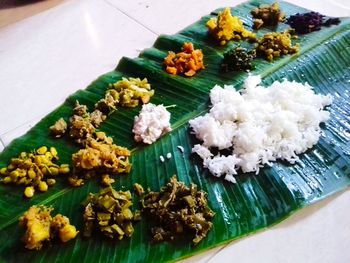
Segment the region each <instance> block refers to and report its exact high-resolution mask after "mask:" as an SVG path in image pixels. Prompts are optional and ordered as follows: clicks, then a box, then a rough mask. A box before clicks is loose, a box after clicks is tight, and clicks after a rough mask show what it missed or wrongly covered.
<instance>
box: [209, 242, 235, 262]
mask: <svg viewBox="0 0 350 263" xmlns="http://www.w3.org/2000/svg"><path fill="white" fill-rule="evenodd" d="M230 244H231V242H229V243H228V244H226V245H223V246H222V247H221V248H220V249H219V250H218V251H217V252H216V253H214V255H212V256H211V257H210V258H208V260H206V261H205V263H209V262H210V261H211V260H212V259H213V258H214V257H216V255H217V254H219V253H220V252H221V251H222V250H223V249H225V248H226V247H227V246H228V245H230Z"/></svg>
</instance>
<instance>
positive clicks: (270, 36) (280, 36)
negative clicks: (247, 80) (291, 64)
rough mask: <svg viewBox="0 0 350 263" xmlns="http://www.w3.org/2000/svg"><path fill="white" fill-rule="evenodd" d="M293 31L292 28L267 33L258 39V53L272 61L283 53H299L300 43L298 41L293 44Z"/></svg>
mask: <svg viewBox="0 0 350 263" xmlns="http://www.w3.org/2000/svg"><path fill="white" fill-rule="evenodd" d="M291 33H292V32H291V30H286V31H284V32H282V33H278V32H271V33H267V34H265V35H264V36H263V37H262V38H261V39H259V41H258V46H257V48H256V51H257V54H258V55H259V56H262V57H265V58H266V59H267V60H269V61H272V60H273V59H274V58H276V57H279V56H282V55H287V54H294V53H297V52H298V51H299V48H300V45H299V43H298V44H296V45H294V46H292V40H291V36H292V35H291Z"/></svg>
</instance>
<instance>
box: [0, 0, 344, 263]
mask: <svg viewBox="0 0 350 263" xmlns="http://www.w3.org/2000/svg"><path fill="white" fill-rule="evenodd" d="M240 2H242V0H210V1H209V0H208V1H202V0H178V1H172V0H162V1H160V0H159V1H156V0H135V1H122V0H104V1H102V0H75V1H72V0H69V1H65V2H64V3H63V4H60V5H58V6H56V7H54V8H52V9H49V10H47V11H44V12H42V13H40V14H37V15H35V16H32V17H30V18H28V19H25V20H22V21H20V22H18V23H15V24H12V25H9V26H6V27H3V28H0V39H1V41H0V56H1V59H0V69H1V70H0V90H1V97H0V151H2V149H3V147H4V145H7V144H8V143H10V142H11V141H12V140H13V139H14V138H16V137H18V136H20V135H22V134H23V133H25V132H26V131H27V130H28V129H29V128H30V127H31V126H32V125H34V124H35V123H36V122H37V121H38V120H39V119H40V117H41V116H44V115H46V114H47V113H49V112H50V111H52V110H53V109H54V108H56V107H58V106H59V105H60V104H61V103H62V102H63V101H64V99H65V98H66V97H67V96H68V95H69V94H71V93H73V92H74V91H76V90H78V89H83V88H85V87H86V86H87V85H88V84H89V83H90V82H91V81H93V80H94V79H95V78H96V77H97V76H99V75H100V74H102V73H105V72H108V71H110V70H112V69H114V67H115V66H116V65H117V62H118V60H119V59H120V58H121V57H122V56H129V57H135V56H137V55H138V53H139V51H140V50H142V49H144V48H147V47H150V46H151V45H152V44H153V42H154V41H155V39H156V37H157V35H159V34H174V33H176V32H177V31H179V30H181V29H183V28H184V27H186V26H188V25H190V24H192V23H194V22H195V21H197V20H198V19H199V18H200V17H201V16H203V15H206V14H208V13H210V11H212V10H214V9H216V8H219V7H224V6H234V5H236V4H238V3H240ZM289 2H293V3H296V4H298V5H301V6H304V7H307V8H311V9H314V10H316V11H319V12H322V13H325V14H327V15H335V16H346V15H347V16H350V1H349V0H334V1H332V0H323V1H319V0H307V1H305V0H289ZM330 2H333V3H336V4H330ZM28 121H29V122H28ZM349 203H350V191H346V192H344V193H343V194H341V195H338V196H337V197H333V198H331V199H327V200H325V201H323V202H321V203H320V204H318V205H315V206H312V207H309V208H306V209H303V210H302V211H301V212H299V213H298V214H297V215H296V216H292V217H291V218H289V219H287V220H286V221H285V222H283V223H281V224H279V225H277V226H275V227H273V228H272V229H270V230H267V231H263V232H261V233H258V234H255V235H252V236H250V237H247V238H244V239H242V240H240V241H235V242H233V243H232V244H230V245H228V246H226V247H225V248H224V247H218V248H215V249H212V250H210V251H208V252H205V253H202V254H200V255H198V256H194V257H192V258H190V259H187V260H184V262H203V263H204V262H245V263H248V262H263V263H264V262H269V263H274V262H310V263H313V262H315V263H316V262H317V263H323V262H325V263H326V262H337V263H343V262H344V263H345V262H350V250H349V249H348V247H350V242H349V240H350V239H349V236H350V225H349V224H348V218H349V216H350V211H349V209H347V207H348V204H349ZM320 240H321V242H320ZM322 240H324V242H322Z"/></svg>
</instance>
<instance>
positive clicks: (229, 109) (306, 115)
mask: <svg viewBox="0 0 350 263" xmlns="http://www.w3.org/2000/svg"><path fill="white" fill-rule="evenodd" d="M260 83H261V78H260V76H249V77H248V78H247V79H246V80H245V82H244V89H243V91H242V92H241V93H240V92H238V91H236V90H235V88H234V87H233V86H224V88H222V87H220V86H218V85H216V86H215V87H214V88H213V89H212V90H211V91H210V100H211V103H212V107H211V109H210V112H209V113H207V114H205V115H204V116H200V117H198V118H195V119H193V120H190V122H189V123H190V126H191V128H192V130H193V132H194V133H195V134H196V137H197V138H198V139H200V140H201V141H202V145H195V146H194V147H193V149H192V152H195V153H197V154H198V155H199V156H200V157H201V158H202V159H203V165H204V167H206V168H208V169H209V171H210V172H211V173H212V174H213V175H215V176H217V177H220V176H222V175H225V179H226V180H228V181H231V182H235V179H234V177H233V175H234V174H236V173H237V171H238V170H239V169H242V171H243V172H244V173H245V172H256V173H258V172H259V168H261V167H263V166H264V165H272V163H271V162H273V161H276V160H277V159H281V160H286V161H288V162H290V163H295V161H297V160H298V156H297V155H298V154H301V153H303V152H305V151H306V150H307V149H309V148H311V147H312V146H313V145H315V144H316V143H317V141H318V139H319V137H320V127H319V125H320V123H321V122H325V121H327V120H328V119H329V112H327V111H325V110H323V108H324V107H325V106H327V105H330V104H331V103H332V97H331V96H330V95H326V96H324V95H317V94H315V93H314V91H313V90H312V89H313V88H312V87H311V86H310V85H308V84H307V83H306V84H305V85H304V84H301V83H297V82H295V81H292V82H291V81H288V80H286V79H285V80H283V81H282V82H278V81H275V82H274V83H273V84H272V85H271V86H269V87H263V86H260V85H259V84H260ZM213 148H217V149H219V150H223V149H232V155H229V156H220V154H219V155H217V156H214V157H213V153H212V149H213Z"/></svg>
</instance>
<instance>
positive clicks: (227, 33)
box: [206, 7, 256, 46]
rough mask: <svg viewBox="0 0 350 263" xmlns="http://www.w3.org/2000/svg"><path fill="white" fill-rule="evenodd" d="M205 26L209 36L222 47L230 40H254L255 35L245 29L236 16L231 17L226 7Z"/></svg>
mask: <svg viewBox="0 0 350 263" xmlns="http://www.w3.org/2000/svg"><path fill="white" fill-rule="evenodd" d="M206 26H207V28H208V30H209V34H210V35H212V36H213V37H214V38H215V39H216V40H217V41H218V42H219V43H220V45H222V46H223V45H226V43H227V42H228V41H230V40H241V39H249V40H254V41H255V40H256V35H255V34H254V33H252V32H250V31H249V30H247V29H245V28H244V26H243V22H242V21H241V20H240V19H239V17H238V16H232V15H231V10H230V8H228V7H227V8H225V10H224V11H222V12H220V13H219V14H218V17H217V18H211V19H210V20H209V21H208V22H207V24H206Z"/></svg>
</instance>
